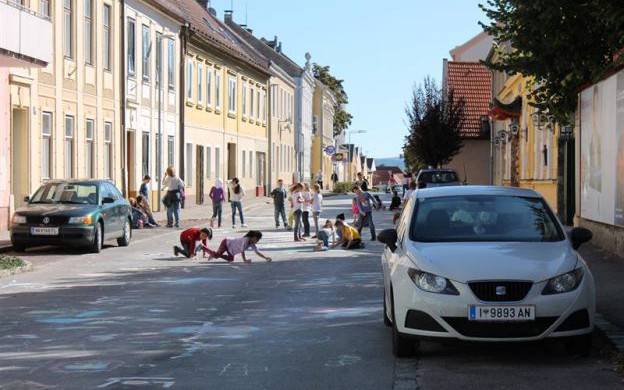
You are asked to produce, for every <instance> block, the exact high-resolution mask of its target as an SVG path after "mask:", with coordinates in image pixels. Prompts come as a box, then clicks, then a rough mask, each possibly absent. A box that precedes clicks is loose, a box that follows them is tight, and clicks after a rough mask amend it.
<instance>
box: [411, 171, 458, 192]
mask: <svg viewBox="0 0 624 390" xmlns="http://www.w3.org/2000/svg"><path fill="white" fill-rule="evenodd" d="M416 183H419V185H421V186H422V185H423V184H424V187H422V188H431V187H443V186H458V185H461V184H462V183H461V182H460V181H459V175H458V174H457V171H455V170H454V169H421V170H420V171H419V172H418V176H416Z"/></svg>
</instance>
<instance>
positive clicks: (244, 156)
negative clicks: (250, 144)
mask: <svg viewBox="0 0 624 390" xmlns="http://www.w3.org/2000/svg"><path fill="white" fill-rule="evenodd" d="M242 153H243V163H242V164H241V166H242V167H243V173H242V175H241V176H242V177H245V169H247V164H246V161H247V152H245V151H244V150H243V152H242Z"/></svg>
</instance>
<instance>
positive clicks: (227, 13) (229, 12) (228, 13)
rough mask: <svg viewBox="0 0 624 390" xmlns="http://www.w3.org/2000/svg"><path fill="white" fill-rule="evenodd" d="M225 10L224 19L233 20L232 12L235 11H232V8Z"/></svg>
mask: <svg viewBox="0 0 624 390" xmlns="http://www.w3.org/2000/svg"><path fill="white" fill-rule="evenodd" d="M223 12H224V15H223V19H224V20H225V21H226V22H231V21H232V14H233V13H234V11H232V10H231V9H226V10H225V11H223Z"/></svg>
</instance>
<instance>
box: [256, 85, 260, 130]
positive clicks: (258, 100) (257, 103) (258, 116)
mask: <svg viewBox="0 0 624 390" xmlns="http://www.w3.org/2000/svg"><path fill="white" fill-rule="evenodd" d="M257 98H258V99H257V101H256V121H258V122H260V88H257Z"/></svg>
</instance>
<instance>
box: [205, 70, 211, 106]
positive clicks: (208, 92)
mask: <svg viewBox="0 0 624 390" xmlns="http://www.w3.org/2000/svg"><path fill="white" fill-rule="evenodd" d="M206 105H207V106H212V69H210V68H206Z"/></svg>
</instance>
